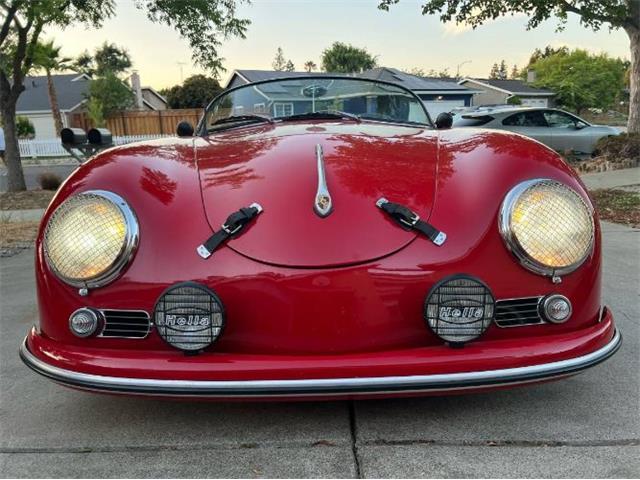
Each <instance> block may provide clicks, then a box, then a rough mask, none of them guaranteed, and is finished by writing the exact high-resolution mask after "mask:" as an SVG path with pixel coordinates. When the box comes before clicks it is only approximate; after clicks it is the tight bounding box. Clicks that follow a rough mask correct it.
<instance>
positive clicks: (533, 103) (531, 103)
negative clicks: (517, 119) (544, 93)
mask: <svg viewBox="0 0 640 480" xmlns="http://www.w3.org/2000/svg"><path fill="white" fill-rule="evenodd" d="M548 102H549V101H548V99H546V98H523V99H522V105H524V106H526V107H547V106H548Z"/></svg>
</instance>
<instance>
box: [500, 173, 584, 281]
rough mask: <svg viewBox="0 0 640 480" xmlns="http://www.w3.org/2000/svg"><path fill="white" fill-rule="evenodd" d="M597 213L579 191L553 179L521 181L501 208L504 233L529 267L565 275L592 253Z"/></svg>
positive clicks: (501, 229) (548, 273)
mask: <svg viewBox="0 0 640 480" xmlns="http://www.w3.org/2000/svg"><path fill="white" fill-rule="evenodd" d="M594 229H595V227H594V221H593V212H592V210H591V208H590V207H589V206H588V205H587V204H586V202H585V201H584V200H583V199H582V197H581V196H580V195H578V194H577V193H576V192H575V191H573V190H572V189H571V188H569V187H567V186H566V185H564V184H562V183H560V182H557V181H555V180H550V179H535V180H529V181H526V182H522V183H520V184H518V185H516V186H515V187H514V188H513V189H512V190H511V191H510V192H509V193H508V194H507V196H506V197H505V200H504V202H503V205H502V208H501V212H500V233H501V235H502V237H503V239H504V241H505V243H506V245H507V247H508V248H509V249H510V250H511V251H512V252H513V254H514V255H515V256H516V257H517V258H518V259H519V260H520V261H521V263H522V265H523V266H525V267H526V268H528V269H530V270H532V271H534V272H536V273H540V274H543V275H549V276H553V275H562V274H566V273H570V272H572V271H573V270H575V269H576V268H578V267H579V266H580V265H581V264H582V263H583V262H584V260H585V259H586V258H587V256H588V254H589V252H590V251H591V248H592V245H593V238H594Z"/></svg>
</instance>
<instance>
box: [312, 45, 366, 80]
mask: <svg viewBox="0 0 640 480" xmlns="http://www.w3.org/2000/svg"><path fill="white" fill-rule="evenodd" d="M375 66H376V57H375V56H373V55H371V54H370V53H369V52H367V50H366V49H364V48H357V47H354V46H352V45H347V44H344V43H341V42H335V43H334V44H333V45H331V46H330V47H329V48H327V49H326V50H324V51H323V52H322V68H323V70H324V71H325V72H334V73H356V72H362V71H363V70H369V69H370V68H374V67H375Z"/></svg>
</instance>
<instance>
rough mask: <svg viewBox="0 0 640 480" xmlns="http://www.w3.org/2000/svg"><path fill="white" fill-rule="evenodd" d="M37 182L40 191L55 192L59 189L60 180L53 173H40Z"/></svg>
mask: <svg viewBox="0 0 640 480" xmlns="http://www.w3.org/2000/svg"><path fill="white" fill-rule="evenodd" d="M38 182H39V183H40V188H42V190H53V191H56V190H58V188H60V184H61V183H62V180H61V179H60V177H59V176H57V175H56V174H55V173H41V174H40V175H39V176H38Z"/></svg>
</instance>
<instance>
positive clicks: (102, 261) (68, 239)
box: [43, 190, 138, 287]
mask: <svg viewBox="0 0 640 480" xmlns="http://www.w3.org/2000/svg"><path fill="white" fill-rule="evenodd" d="M137 245H138V222H137V220H136V218H135V215H134V214H133V211H132V210H131V208H129V206H128V205H127V203H126V202H125V201H124V199H122V198H121V197H120V196H118V195H116V194H115V193H111V192H106V191H103V190H93V191H88V192H84V193H80V194H78V195H74V196H72V197H69V198H68V199H67V200H65V201H64V202H63V203H62V204H61V205H60V206H59V207H58V208H57V209H56V211H55V212H54V213H53V215H52V216H51V218H50V219H49V222H48V224H47V227H46V229H45V232H44V240H43V246H44V253H45V258H46V259H47V263H48V264H49V267H50V268H51V269H52V270H53V271H54V272H55V274H56V275H57V276H58V277H59V278H60V279H61V280H62V281H64V282H66V283H68V284H70V285H73V286H77V287H85V286H86V287H99V286H102V285H105V284H107V283H109V282H111V281H113V280H115V278H116V277H117V276H118V274H119V273H120V272H121V270H122V269H123V268H124V267H125V266H126V264H127V263H128V262H129V260H130V259H131V257H132V255H133V253H134V251H135V249H136V247H137Z"/></svg>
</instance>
